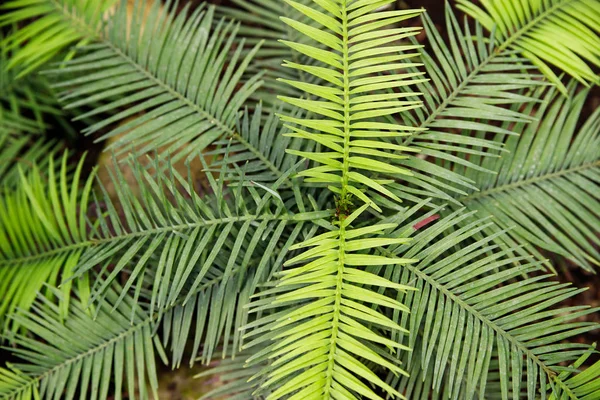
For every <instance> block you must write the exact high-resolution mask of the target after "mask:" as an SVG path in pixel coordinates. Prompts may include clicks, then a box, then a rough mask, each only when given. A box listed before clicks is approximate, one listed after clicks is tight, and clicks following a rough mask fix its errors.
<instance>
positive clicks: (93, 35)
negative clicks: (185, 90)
mask: <svg viewBox="0 0 600 400" xmlns="http://www.w3.org/2000/svg"><path fill="white" fill-rule="evenodd" d="M51 2H52V4H53V5H54V6H55V7H56V9H57V10H58V11H59V12H61V13H62V14H63V15H64V16H65V17H68V18H69V19H70V20H72V21H73V22H74V23H75V24H76V25H77V26H78V27H79V28H81V29H82V30H83V34H84V35H85V36H88V37H90V38H94V39H96V40H98V41H100V42H102V43H104V44H105V45H106V46H108V47H109V48H110V49H111V50H112V51H114V52H115V53H117V55H119V56H120V57H122V58H123V59H125V60H126V61H127V62H128V63H129V64H130V65H132V66H133V67H134V68H135V69H136V70H138V71H139V72H140V73H142V74H143V75H145V76H146V77H147V78H148V79H149V80H151V81H152V82H154V83H155V84H156V85H158V86H160V87H161V88H163V89H164V90H165V91H167V92H168V93H169V94H171V95H172V96H173V97H175V98H177V99H178V100H180V101H182V102H184V103H185V104H186V105H187V106H189V107H190V108H192V109H193V110H194V111H196V112H197V113H198V114H200V115H202V117H204V118H205V119H207V120H208V121H210V123H211V124H213V125H214V126H216V127H218V128H219V129H221V130H223V131H224V132H226V133H227V134H228V135H229V136H231V137H233V138H234V139H235V140H237V141H239V142H240V143H241V144H243V145H244V146H245V147H246V148H247V149H248V150H249V151H250V152H251V153H252V154H254V155H255V156H256V157H257V158H258V159H259V160H261V161H262V162H263V163H264V164H265V166H266V167H267V168H269V169H270V170H271V172H273V173H275V175H277V177H280V176H281V175H283V171H281V170H279V168H277V167H276V166H275V164H273V163H272V162H271V161H270V160H269V159H267V158H266V157H265V156H264V155H263V154H262V152H261V151H260V150H259V149H257V148H256V147H254V146H252V145H251V144H250V143H249V142H248V141H246V140H245V139H244V138H243V137H242V135H240V134H239V133H238V132H236V131H235V130H234V129H232V128H231V127H229V126H227V125H225V124H224V123H223V122H222V121H220V120H219V119H218V118H216V117H214V116H213V115H212V114H210V113H209V112H207V111H206V110H204V109H202V108H200V107H199V106H198V105H196V104H195V103H194V102H192V101H191V100H189V99H188V98H186V97H185V96H183V95H181V94H180V93H179V92H177V91H176V90H175V89H173V88H172V87H170V86H169V85H167V84H165V83H164V82H161V81H160V80H158V79H157V78H156V77H155V76H154V75H152V74H151V73H150V72H149V71H147V70H146V69H145V68H144V67H142V66H141V65H139V64H138V63H137V62H135V60H133V59H131V57H129V56H128V55H127V54H125V53H123V52H122V51H121V50H120V49H119V48H118V47H116V46H115V45H114V44H113V43H112V42H110V41H109V40H108V39H107V38H106V37H105V36H104V35H103V34H102V33H101V32H98V31H95V30H93V29H91V28H90V27H89V26H88V25H87V23H86V22H85V21H82V20H80V19H79V18H78V17H77V16H76V15H75V14H73V13H70V12H69V11H68V10H66V9H65V8H64V7H62V6H61V5H60V4H58V3H57V2H56V0H51Z"/></svg>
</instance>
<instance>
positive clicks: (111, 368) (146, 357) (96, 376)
mask: <svg viewBox="0 0 600 400" xmlns="http://www.w3.org/2000/svg"><path fill="white" fill-rule="evenodd" d="M56 294H57V295H59V294H58V293H56ZM118 297H119V293H118V291H117V288H115V289H111V290H110V291H108V292H107V296H106V298H105V299H104V301H103V302H102V303H101V304H98V305H97V306H96V309H95V311H94V315H90V314H91V311H90V310H89V309H86V306H87V304H86V301H81V300H80V299H76V298H72V299H71V302H70V306H69V315H68V318H67V319H66V320H65V321H64V323H61V320H60V316H59V315H58V313H57V308H56V306H55V305H54V304H52V303H51V302H48V301H47V300H45V299H41V300H39V301H38V302H37V303H36V305H35V306H33V307H32V310H31V311H30V312H27V313H24V314H22V315H17V316H15V317H14V321H15V323H17V324H19V325H21V326H23V327H24V328H26V329H27V330H28V332H30V334H31V335H33V336H30V335H20V334H18V335H15V336H14V337H12V338H11V339H12V340H13V341H14V342H15V343H16V344H17V345H18V346H19V347H18V348H17V349H15V350H14V352H15V354H16V355H18V356H19V358H21V359H22V360H23V361H25V362H27V363H24V362H21V363H18V364H15V365H14V366H11V367H12V369H1V370H0V399H2V400H28V399H32V398H36V399H38V398H43V399H58V398H61V399H68V400H71V399H73V398H75V396H76V395H79V396H81V397H85V398H96V396H97V397H99V398H100V399H106V398H108V395H109V393H110V394H111V395H112V394H114V395H115V398H117V399H119V398H121V396H122V392H123V391H126V392H127V393H128V394H129V397H130V398H136V397H138V396H139V397H140V398H142V399H145V398H148V393H147V390H148V389H149V390H150V391H151V392H153V394H154V398H157V394H156V389H157V388H158V379H157V376H156V365H155V353H157V354H163V353H164V350H163V349H162V346H161V343H160V341H159V340H157V337H155V336H154V335H153V333H152V327H151V325H150V322H151V321H152V319H151V318H150V317H149V315H148V313H147V312H146V311H145V310H144V309H142V308H141V307H139V306H138V305H137V304H135V302H133V301H132V300H131V299H129V298H128V299H127V300H128V301H121V302H119V304H118V305H117V304H116V300H117V298H118ZM146 382H148V385H146ZM90 394H93V396H94V397H91V396H89V397H88V395H90Z"/></svg>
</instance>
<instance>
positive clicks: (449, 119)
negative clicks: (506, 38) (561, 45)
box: [392, 4, 543, 202]
mask: <svg viewBox="0 0 600 400" xmlns="http://www.w3.org/2000/svg"><path fill="white" fill-rule="evenodd" d="M445 15H446V31H447V33H448V39H447V40H444V39H443V38H442V36H441V35H440V33H438V30H437V28H436V27H435V25H434V24H433V22H432V21H431V19H430V17H429V16H428V15H427V14H423V17H422V20H423V24H424V27H425V33H426V35H427V42H428V44H429V47H430V48H431V52H428V51H425V50H424V51H422V54H421V62H422V63H423V66H424V70H425V72H426V73H427V75H426V76H427V77H428V78H430V79H429V80H426V81H423V82H418V83H416V85H415V87H414V88H411V90H414V91H416V92H420V93H422V94H423V95H422V97H423V100H424V102H423V103H424V104H423V107H422V108H417V109H415V110H414V111H413V112H411V113H403V114H402V118H403V122H404V123H405V124H406V125H413V126H417V127H419V128H420V129H421V130H420V131H417V132H415V133H414V134H413V135H411V136H409V137H406V138H401V140H399V141H398V144H399V145H402V146H410V147H411V148H412V149H415V151H417V150H418V151H419V156H418V157H410V158H408V159H406V160H402V159H400V160H397V161H396V160H392V161H393V162H395V163H397V164H398V165H399V166H401V167H404V168H407V169H410V170H411V171H412V173H413V176H411V177H404V181H406V182H408V183H410V186H409V187H406V185H396V186H395V187H394V190H393V191H394V193H396V194H397V195H398V196H401V197H404V198H410V199H411V200H412V201H415V202H418V201H420V200H421V199H422V198H424V197H434V198H439V199H442V200H443V201H448V202H456V200H455V197H457V195H458V196H460V195H466V194H467V193H469V192H471V191H473V190H477V182H476V181H474V180H473V179H471V178H470V176H468V175H467V174H466V172H468V171H471V172H472V173H479V174H481V175H482V176H488V177H490V179H491V178H493V175H492V174H493V173H494V171H492V170H489V169H486V168H485V166H482V165H479V164H477V163H474V162H472V161H471V160H472V159H473V158H480V157H499V154H502V153H503V152H505V151H506V150H505V149H503V148H502V147H503V145H502V141H501V140H498V138H503V137H504V136H507V135H512V134H514V132H513V131H512V129H511V128H510V126H509V127H502V128H501V127H499V126H498V125H499V124H501V123H503V122H507V123H511V122H512V123H519V122H522V123H525V122H529V121H531V120H532V118H531V117H530V116H529V115H527V114H526V113H523V112H519V110H518V108H517V107H514V108H511V107H510V106H511V105H515V106H518V105H521V104H525V103H529V102H532V101H533V102H534V101H537V100H538V99H537V97H535V96H533V93H532V90H533V89H535V87H537V86H539V85H540V84H543V82H541V75H536V74H533V73H532V71H530V70H531V68H532V67H533V66H531V65H529V64H528V63H527V60H526V59H523V58H518V57H515V56H514V52H511V51H507V50H505V49H502V48H500V47H498V46H496V45H494V43H493V42H491V41H490V38H488V37H486V36H485V35H484V34H483V32H482V27H481V25H479V24H475V26H474V27H471V26H470V25H469V24H467V23H466V22H465V24H464V25H462V26H461V24H460V23H459V22H458V21H457V19H456V17H455V16H454V13H453V11H452V9H451V8H450V5H449V4H447V5H446V9H445ZM410 68H411V69H410V70H409V71H418V69H417V68H416V67H410ZM406 94H407V95H410V94H409V93H406ZM409 99H410V97H409ZM486 132H493V133H495V134H497V138H496V139H495V140H492V138H489V137H486V136H485V135H484V133H486ZM486 173H487V174H489V175H486Z"/></svg>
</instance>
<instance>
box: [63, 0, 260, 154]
mask: <svg viewBox="0 0 600 400" xmlns="http://www.w3.org/2000/svg"><path fill="white" fill-rule="evenodd" d="M188 14H189V15H188ZM213 14H214V9H213V8H212V7H210V8H208V9H205V8H204V7H198V8H197V9H196V10H194V11H193V12H192V13H188V12H187V7H186V9H185V10H183V11H182V12H180V13H176V12H175V10H174V9H173V10H170V9H168V8H167V7H165V8H161V7H160V2H156V3H154V5H153V6H152V7H151V9H150V10H148V16H147V18H146V19H145V24H143V23H142V21H141V18H143V15H144V8H143V6H141V5H140V6H137V7H136V8H135V10H134V11H133V21H132V22H131V25H132V27H131V29H130V28H129V25H128V24H127V18H128V14H127V7H125V5H121V7H119V8H118V9H117V12H116V14H115V15H114V16H113V17H111V18H110V20H109V21H108V22H107V24H106V28H105V30H104V31H103V34H102V35H99V36H98V37H97V38H96V41H97V43H94V44H93V45H91V46H88V47H85V48H83V49H82V53H81V54H80V55H79V56H78V57H75V58H74V59H73V60H72V61H70V62H68V63H66V64H65V65H63V66H62V67H61V68H59V69H57V70H55V71H53V72H54V73H57V74H60V75H63V76H64V74H69V75H70V74H75V75H76V77H75V78H70V79H68V80H65V81H62V82H60V83H59V84H57V85H55V86H56V87H57V88H60V89H61V90H65V92H64V93H63V96H62V97H61V100H62V101H63V102H65V103H66V104H67V108H71V107H82V106H88V105H93V103H94V102H102V103H104V105H101V106H97V107H93V109H92V110H91V111H89V112H87V113H84V114H82V115H79V116H78V117H77V118H78V119H80V118H85V117H89V116H92V115H98V114H104V113H107V112H111V111H118V112H116V114H114V115H112V116H111V117H110V118H105V119H103V120H102V121H100V122H98V123H95V124H93V125H91V126H89V127H88V128H87V129H86V130H85V133H86V134H92V133H94V132H98V131H100V130H103V129H106V128H109V127H110V129H111V130H110V131H109V132H108V133H106V134H104V135H103V136H102V137H101V139H107V138H115V140H113V141H112V143H111V145H110V146H108V147H107V150H114V151H115V152H116V153H117V154H120V153H124V152H128V151H131V150H135V151H137V152H139V153H140V154H144V153H148V152H152V151H155V150H158V151H159V152H160V153H164V154H170V155H171V158H172V160H173V161H176V160H177V159H179V158H182V157H185V156H188V155H189V154H190V153H191V152H197V151H201V150H202V149H204V148H206V147H207V146H209V145H210V144H211V143H212V142H214V141H215V140H217V139H218V138H222V137H226V138H233V139H240V135H239V133H237V132H235V129H234V127H235V123H236V118H237V115H238V111H239V110H240V108H241V107H242V105H243V104H244V102H245V101H246V99H247V98H248V97H249V96H250V95H251V94H252V93H253V92H254V90H256V88H257V87H258V86H260V84H261V82H260V80H259V79H260V75H255V76H253V77H252V78H251V79H249V80H248V81H246V82H242V81H241V78H242V75H243V73H244V71H245V70H246V68H247V66H248V64H249V62H250V60H251V58H252V56H253V54H254V53H255V52H256V50H257V49H258V47H259V45H256V46H255V47H254V49H253V51H251V52H250V53H248V54H247V55H246V56H242V55H241V50H242V48H243V40H242V43H240V44H239V46H237V48H236V49H235V50H234V47H233V46H234V44H235V43H236V41H239V40H240V39H238V38H237V37H236V33H237V31H238V26H237V25H236V24H235V23H234V22H232V21H226V20H220V21H219V23H218V24H217V25H216V27H214V28H213V27H212V25H213ZM232 51H234V55H233V56H232V57H231V58H230V59H228V55H229V53H230V52H232ZM116 123H121V124H120V125H119V126H118V127H115V124H116ZM248 150H249V151H253V152H255V153H257V154H260V151H259V150H258V149H255V148H249V149H248Z"/></svg>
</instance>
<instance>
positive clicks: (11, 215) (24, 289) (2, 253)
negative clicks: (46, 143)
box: [0, 154, 93, 330]
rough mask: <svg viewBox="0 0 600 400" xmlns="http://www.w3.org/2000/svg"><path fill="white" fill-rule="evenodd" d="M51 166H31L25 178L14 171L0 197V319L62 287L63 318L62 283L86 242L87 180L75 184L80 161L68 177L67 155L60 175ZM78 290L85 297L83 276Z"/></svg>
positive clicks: (66, 295) (68, 286) (64, 306)
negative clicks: (13, 178) (49, 287)
mask: <svg viewBox="0 0 600 400" xmlns="http://www.w3.org/2000/svg"><path fill="white" fill-rule="evenodd" d="M54 162H55V161H54V160H53V158H52V157H50V158H49V159H48V169H47V170H46V171H41V170H40V169H39V167H37V166H35V165H34V166H33V167H32V168H31V169H30V171H28V173H25V172H23V170H22V169H19V175H20V177H19V180H18V186H17V187H16V188H14V189H6V190H4V191H3V194H2V195H1V196H0V291H1V292H2V293H3V296H2V299H1V300H0V317H2V319H4V317H5V315H6V314H8V313H13V312H14V311H15V310H16V309H17V308H19V309H22V310H28V309H29V308H30V307H31V305H32V304H33V301H34V300H35V297H36V295H37V292H38V291H39V290H42V289H43V287H44V286H45V285H46V284H50V285H52V286H54V285H58V284H59V283H61V282H62V283H65V284H64V285H63V287H62V292H63V299H64V301H65V302H64V303H63V304H62V306H61V307H62V308H61V315H62V317H63V318H64V317H65V316H66V312H67V310H68V299H69V292H70V290H71V286H72V283H66V281H67V280H68V278H69V277H70V276H71V275H72V273H73V269H74V267H75V265H77V263H78V262H79V261H80V257H81V254H82V252H81V250H82V249H81V247H80V246H79V244H80V243H82V242H85V241H87V240H88V238H89V232H88V230H87V224H86V214H85V213H86V210H87V205H88V201H89V198H90V190H91V185H92V182H93V174H92V175H90V177H88V179H87V180H85V182H81V183H80V175H81V171H82V167H83V159H82V160H81V161H80V162H79V164H78V166H77V168H76V169H75V172H74V174H73V176H72V177H70V176H69V174H68V167H67V154H65V155H64V156H63V158H62V162H61V165H60V169H58V168H55V167H54ZM57 173H58V176H57V175H56V174H57ZM80 185H81V186H82V187H81V188H80ZM78 286H79V287H80V293H81V295H82V296H85V295H86V292H87V291H89V287H88V284H87V275H82V279H81V280H79V281H78ZM88 295H89V293H88ZM16 328H17V326H15V325H12V327H11V329H12V330H14V329H16Z"/></svg>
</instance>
